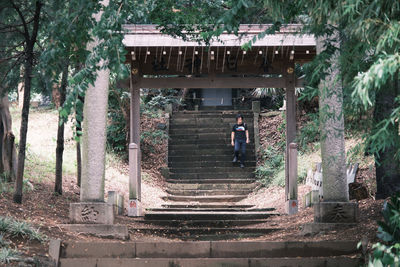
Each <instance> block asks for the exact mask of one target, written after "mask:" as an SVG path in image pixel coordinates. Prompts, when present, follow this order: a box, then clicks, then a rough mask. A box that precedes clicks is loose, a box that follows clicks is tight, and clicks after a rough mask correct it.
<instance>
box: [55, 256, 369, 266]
mask: <svg viewBox="0 0 400 267" xmlns="http://www.w3.org/2000/svg"><path fill="white" fill-rule="evenodd" d="M361 263H362V261H361V258H360V257H358V258H353V257H346V256H339V257H318V258H240V259H233V258H222V259H220V258H193V259H186V258H172V259H171V258H159V259H142V258H135V259H132V258H118V259H114V258H89V259H88V258H78V259H74V258H68V259H61V260H60V265H59V266H60V267H77V266H79V267H131V266H135V267H142V266H143V267H148V266H151V267H169V266H179V267H200V266H201V267H205V266H232V267H233V266H251V267H253V266H274V267H275V266H276V267H280V266H285V267H290V266H307V267H317V266H326V267H334V266H360V264H361Z"/></svg>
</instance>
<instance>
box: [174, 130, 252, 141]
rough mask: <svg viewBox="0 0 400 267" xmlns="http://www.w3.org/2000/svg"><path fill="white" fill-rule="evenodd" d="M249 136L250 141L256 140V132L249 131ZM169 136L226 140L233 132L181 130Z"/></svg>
mask: <svg viewBox="0 0 400 267" xmlns="http://www.w3.org/2000/svg"><path fill="white" fill-rule="evenodd" d="M249 137H250V141H252V140H254V138H253V137H254V134H252V133H251V132H249ZM169 138H170V139H171V140H174V139H188V140H199V139H200V140H202V139H210V140H214V139H217V140H226V139H229V140H231V132H230V131H227V132H225V133H213V132H208V133H196V134H190V133H187V132H181V133H179V134H174V135H170V136H169Z"/></svg>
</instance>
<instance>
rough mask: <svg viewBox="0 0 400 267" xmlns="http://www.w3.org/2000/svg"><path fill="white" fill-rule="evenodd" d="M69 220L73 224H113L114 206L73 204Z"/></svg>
mask: <svg viewBox="0 0 400 267" xmlns="http://www.w3.org/2000/svg"><path fill="white" fill-rule="evenodd" d="M69 219H70V220H71V223H98V224H113V223H114V212H113V206H112V205H111V204H108V203H104V202H80V203H71V204H70V206H69Z"/></svg>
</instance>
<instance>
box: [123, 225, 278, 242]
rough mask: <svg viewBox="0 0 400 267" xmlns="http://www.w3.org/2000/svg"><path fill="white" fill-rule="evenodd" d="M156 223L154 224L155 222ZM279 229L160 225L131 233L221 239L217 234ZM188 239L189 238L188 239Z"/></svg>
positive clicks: (238, 234) (237, 233) (239, 233)
mask: <svg viewBox="0 0 400 267" xmlns="http://www.w3.org/2000/svg"><path fill="white" fill-rule="evenodd" d="M153 225H154V224H153ZM277 230H282V229H279V228H276V227H273V228H265V227H264V228H261V227H259V228H250V227H247V228H244V227H240V228H238V227H212V228H210V227H191V228H188V227H183V228H182V227H168V228H160V227H142V228H133V229H130V230H129V232H130V233H133V234H135V233H141V234H143V233H145V234H152V235H163V236H165V235H169V236H171V237H172V238H173V237H174V235H177V237H179V238H181V237H183V236H188V237H189V236H190V239H192V240H199V239H201V237H199V236H200V235H201V236H204V235H215V236H214V237H213V238H212V239H211V240H221V239H220V238H218V237H217V236H220V235H231V236H232V237H236V238H237V237H238V236H240V237H242V238H243V234H245V235H247V234H251V236H252V237H254V236H263V235H266V234H270V233H272V232H274V231H277ZM186 240H188V239H186Z"/></svg>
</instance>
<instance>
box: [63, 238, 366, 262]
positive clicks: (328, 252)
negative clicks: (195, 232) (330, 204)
mask: <svg viewBox="0 0 400 267" xmlns="http://www.w3.org/2000/svg"><path fill="white" fill-rule="evenodd" d="M357 243H358V240H356V241H346V240H343V241H306V242H302V241H286V242H279V241H208V242H182V241H169V242H168V241H167V242H165V241H164V242H163V241H153V242H152V241H150V242H145V241H137V242H95V241H91V242H68V243H65V242H63V244H62V245H61V251H60V257H61V258H75V259H78V258H147V259H149V258H153V259H154V258H235V259H238V258H246V257H251V258H281V257H287V258H291V257H293V258H295V257H303V258H313V257H335V256H343V255H354V254H357V253H359V252H360V251H359V250H358V249H357ZM305 266H306V265H305ZM322 266H325V265H322ZM74 267H76V266H74ZM80 267H81V266H80Z"/></svg>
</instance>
